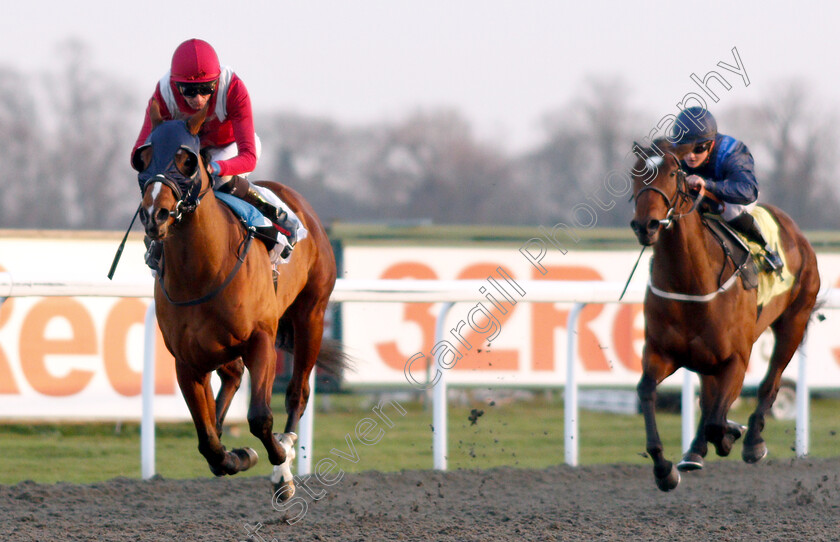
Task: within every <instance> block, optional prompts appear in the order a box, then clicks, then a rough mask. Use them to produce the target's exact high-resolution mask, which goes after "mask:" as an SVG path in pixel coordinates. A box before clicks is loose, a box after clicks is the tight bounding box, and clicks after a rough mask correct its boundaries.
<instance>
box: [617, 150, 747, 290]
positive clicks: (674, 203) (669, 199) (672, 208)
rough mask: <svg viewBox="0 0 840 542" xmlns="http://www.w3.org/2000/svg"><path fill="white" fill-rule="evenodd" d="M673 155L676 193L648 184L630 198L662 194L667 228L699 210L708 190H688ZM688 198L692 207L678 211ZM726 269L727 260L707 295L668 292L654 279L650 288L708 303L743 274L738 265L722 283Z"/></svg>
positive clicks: (637, 262) (663, 223)
mask: <svg viewBox="0 0 840 542" xmlns="http://www.w3.org/2000/svg"><path fill="white" fill-rule="evenodd" d="M669 154H670V153H669ZM671 156H672V157H673V158H674V159H675V160H676V164H677V169H676V171H674V172H672V174H674V175H676V176H677V189H676V192H674V195H673V196H669V195H668V194H666V193H665V191H664V190H662V189H661V188H659V187H656V186H651V185H647V186H645V187H643V188H642V189H641V190H639V191H638V192H636V193H635V194H634V195H633V196H632V197H631V198H630V199H631V200H632V199H634V198H635V199H636V202H637V203H638V198H639V196H640V195H641V194H643V193H644V192H646V191H648V190H649V191H651V192H654V193H656V194H659V195H660V196H662V198H663V199H664V200H665V202H666V203H667V205H668V212H667V213H666V215H665V218H664V219H662V220H659V221H658V222H659V224H660V225H661V226H665V229H668V228H670V227H671V226H673V225H674V223H675V222H677V221H678V220H679V219H681V218H682V217H684V216H686V215H689V214H691V213H693V212H694V211H695V210H697V207H698V206H699V205H700V202H701V201H702V200H703V198H704V197H705V195H706V192H705V190H703V189H701V190H700V192H699V193H698V194H697V195H693V194H691V193H690V192H689V191H688V190H686V175H685V171H684V170H683V169H682V168H681V167H680V165H679V164H680V161H679V160H678V159H677V158H676V156H674V155H673V154H671ZM686 200H691V202H692V203H691V207H690V208H689V209H688V211H685V212H682V213H677V207H678V206H679V205H680V204H681V203H682V202H685V201H686ZM703 223H704V225H705V226H706V227H708V225H707V224H705V222H703ZM715 239H717V237H715ZM718 241H719V242H720V240H718ZM721 246H722V247H723V249H724V254H725V255H726V257H727V258H729V259H730V260H731V255H730V254H729V253H728V251H727V250H726V247H725V246H724V245H723V243H722V242H721ZM645 248H646V247H642V252H641V253H640V254H639V258H638V259H637V260H636V265H635V266H633V272H631V273H630V278H632V277H633V273H634V272H635V271H636V266H638V265H639V260H641V257H642V253H644V249H645ZM732 263H733V264H734V263H735V262H734V261H733V262H732ZM725 269H726V262H725V260H724V266H723V267H722V268H721V274H720V277H719V279H718V283H719V284H720V286H719V287H718V289H717V290H715V291H713V292H711V293H708V294H705V295H694V294H682V293H675V292H667V291H664V290H660V289H659V288H656V287H655V286H654V285H653V282H652V279H648V289H649V290H650V292H651V293H653V294H654V295H656V296H658V297H662V298H665V299H670V300H673V301H683V302H699V303H706V302H709V301H711V300H712V299H714V298H715V297H717V296H718V294H721V293H723V292H725V291H727V290H728V289H729V288H731V287H732V286H733V285H734V284H735V281H736V279H737V278H738V276H739V275H740V274H741V268H740V267H737V266H736V269H735V271H734V272H733V273H732V275H731V276H730V277H729V279H728V280H727V281H726V282H723V283H722V284H721V282H722V280H723V273H724V270H725ZM629 284H630V279H628V280H627V285H629ZM627 285H625V287H624V291H625V292H626V291H627ZM621 296H622V297H624V292H622V294H621Z"/></svg>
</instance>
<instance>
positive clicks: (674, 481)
mask: <svg viewBox="0 0 840 542" xmlns="http://www.w3.org/2000/svg"><path fill="white" fill-rule="evenodd" d="M654 477H655V478H656V487H658V488H659V489H660V490H662V491H671V490H672V489H674V488H676V487H677V486H678V485H680V471H678V470H677V468H676V467H675V466H674V465H673V464H671V471H670V472H669V473H668V475H667V476H664V477H663V478H659V477H657V476H656V473H655V472H654Z"/></svg>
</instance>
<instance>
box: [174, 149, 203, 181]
mask: <svg viewBox="0 0 840 542" xmlns="http://www.w3.org/2000/svg"><path fill="white" fill-rule="evenodd" d="M175 164H176V166H177V167H178V171H180V172H181V174H183V175H184V176H186V177H192V176H193V174H194V173H195V171H196V169H198V160H197V159H196V157H195V155H194V154H192V153H188V152H186V151H184V150H179V151H178V152H177V154H176V155H175Z"/></svg>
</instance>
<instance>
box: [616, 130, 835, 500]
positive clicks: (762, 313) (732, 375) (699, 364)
mask: <svg viewBox="0 0 840 542" xmlns="http://www.w3.org/2000/svg"><path fill="white" fill-rule="evenodd" d="M654 143H655V146H654V147H653V148H648V149H642V152H643V153H644V154H645V157H644V158H646V159H643V158H642V157H641V156H640V157H639V159H638V160H637V162H636V165H635V167H634V168H633V171H632V174H633V182H634V186H633V198H634V199H635V215H634V218H633V220H632V222H631V223H630V225H631V227H632V229H633V231H634V232H635V234H636V237H637V238H638V240H639V243H641V244H642V245H644V246H653V263H652V265H651V271H650V286H651V287H649V288H648V291H647V293H646V295H645V301H644V315H645V346H644V351H643V354H642V378H641V380H640V382H639V385H638V388H637V390H638V394H639V400H640V402H641V409H642V413H643V414H644V419H645V432H646V435H647V452H648V454H649V455H650V457H651V458H652V459H653V465H654V466H653V473H654V477H655V478H656V484H657V486H658V487H659V489H661V490H662V491H669V490H671V489H674V488H675V487H677V485H678V484H679V481H680V475H679V472H678V468H676V467H675V466H674V465H673V463H671V462H670V461H668V460H666V459H665V455H664V452H663V448H662V441H661V440H660V438H659V433H658V431H657V428H656V417H655V412H654V411H655V399H656V387H657V386H658V385H659V383H660V382H662V380H664V379H665V378H666V377H667V376H669V375H671V374H673V373H674V372H675V371H676V370H677V369H679V368H680V367H684V368H686V369H688V370H690V371H694V372H695V373H698V374H699V376H700V409H701V415H700V423H699V427H698V429H697V434H696V436H695V438H694V440H693V441H692V443H691V447H690V449H689V450H688V452H686V454H685V456H684V458H683V460H682V461H681V462H680V464H679V465H678V467H679V470H694V469H699V468H702V467H703V458H704V457H705V455H706V452H707V447H708V445H707V443H709V442H711V443H712V444H713V445H714V446H715V451H716V452H717V454H718V455H719V456H726V455H728V454H729V452H730V451H731V449H732V445H733V443H734V442H735V441H736V440H737V439H738V438H739V437H741V436H742V434H743V432H744V430H745V429H746V435H744V441H743V450H742V457H743V459H744V461H746V462H747V463H755V462H758V461H760V460H761V459H762V458H763V457H764V456H765V455H766V454H767V446H766V444H765V442H764V439H763V438H762V436H761V432H762V430H763V429H764V420H765V416H766V414H767V411H768V410H769V409H770V407H771V405H772V404H773V401H774V400H775V398H776V393H777V392H778V390H779V384H780V381H781V377H782V371H784V369H785V367H787V365H788V363H789V362H790V359H791V357H792V356H793V354H794V352H795V351H796V349H797V348H798V346H799V344H800V342H801V341H802V338H803V336H804V334H805V329H806V327H807V325H808V322H809V320H810V317H811V312H812V310H813V308H814V305H815V303H816V298H817V293H818V291H819V287H820V277H819V274H818V272H817V259H816V255H815V254H814V250H813V248H812V247H811V245H810V244H809V243H808V241H807V240H806V239H805V237H804V236H803V234H802V232H801V231H800V230H799V228H798V227H797V226H796V224H795V223H794V222H793V220H791V218H790V217H789V216H788V215H786V214H785V213H784V212H782V211H781V210H779V209H777V208H775V207H773V206H770V205H764V207H765V208H766V209H767V210H768V211H769V212H770V213H771V214H772V216H773V217H774V218H775V220H776V222H777V223H778V224H779V226H780V235H781V242H780V246H781V248H782V250H783V252H784V255H785V258H786V266H787V270H788V271H789V272H790V273H791V274H792V275H793V277H794V282H793V286H792V287H791V288H790V289H788V290H787V291H785V292H784V293H782V294H779V295H777V296H776V297H773V298H772V299H771V300H770V301H769V302H767V303H766V304H765V305H764V306H763V307H761V309H759V307H758V306H757V293H756V290H755V289H750V290H745V289H744V288H743V285H742V283H741V281H740V280H737V277H734V279H735V280H732V281H730V280H728V279H729V278H732V277H733V274H734V273H735V266H734V265H733V263H732V262H731V258H727V256H726V254H725V253H724V249H723V248H722V247H721V244H720V243H719V242H718V241H717V240H716V239H715V238H714V237H713V234H712V233H711V232H710V231H709V229H708V228H707V227H705V226H704V220H705V219H704V218H703V216H702V215H701V213H700V212H698V211H697V204H698V203H699V202H700V200H701V199H702V198H703V194H702V193H701V194H700V195H698V196H697V197H696V198H695V197H693V196H692V195H691V194H689V193H688V192H687V190H686V184H685V172H683V171H682V170H681V169H680V160H679V156H678V155H677V154H674V153H675V151H677V150H678V149H674V148H671V147H669V146H668V145H667V142H665V141H661V140H660V141H658V142H654ZM654 290H655V291H654ZM768 326H769V327H770V329H772V331H773V334H774V337H775V347H774V349H773V354H772V356H771V358H770V363H769V367H768V369H767V374H766V375H765V377H764V379H763V380H762V382H761V384H760V386H759V388H758V404H757V406H756V409H755V412H754V413H753V414H752V415H751V416H750V419H749V426H748V427H747V428H744V427H743V426H741V425H740V424H737V423H734V422H731V421H728V420H727V413H728V411H729V408H730V406H731V405H732V403H733V402H734V401H735V399H736V398H738V396H739V395H740V393H741V387H742V385H743V383H744V373H745V372H746V369H747V363H749V360H750V352H751V351H752V347H753V343H755V341H756V340H757V339H758V337H759V335H761V333H762V332H763V331H764V330H765V329H767V327H768Z"/></svg>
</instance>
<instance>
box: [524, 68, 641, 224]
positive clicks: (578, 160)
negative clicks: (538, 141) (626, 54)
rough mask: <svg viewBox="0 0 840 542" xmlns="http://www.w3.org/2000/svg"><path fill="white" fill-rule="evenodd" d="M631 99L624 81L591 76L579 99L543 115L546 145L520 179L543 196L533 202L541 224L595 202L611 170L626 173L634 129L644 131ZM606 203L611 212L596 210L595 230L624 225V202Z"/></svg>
mask: <svg viewBox="0 0 840 542" xmlns="http://www.w3.org/2000/svg"><path fill="white" fill-rule="evenodd" d="M629 95H630V92H629V90H628V87H627V85H626V84H625V83H624V82H623V80H621V79H617V78H603V77H591V78H589V79H587V80H586V81H585V82H584V85H583V87H582V90H581V93H580V95H579V96H578V97H577V98H576V99H574V100H572V102H571V103H570V104H568V105H567V106H566V107H563V108H561V109H559V110H558V111H555V112H553V113H549V114H547V115H546V116H545V118H544V126H545V130H546V134H547V139H546V142H545V144H544V145H542V146H541V147H540V148H538V149H536V150H535V151H533V152H532V153H530V154H528V155H526V156H524V157H523V158H522V159H521V160H520V161H519V164H518V166H517V171H518V173H517V175H518V177H519V178H524V179H530V182H531V183H532V184H533V186H534V191H535V193H537V194H539V195H540V197H539V198H538V199H535V200H534V206H535V210H536V217H537V218H539V220H540V221H542V222H548V221H554V222H557V221H559V220H568V219H570V214H569V213H570V212H571V210H572V209H573V208H574V207H575V205H577V204H579V203H586V202H587V201H591V200H590V197H591V196H593V194H595V193H597V192H599V191H602V190H603V188H602V187H603V183H604V180H605V178H606V177H607V175H608V174H609V173H610V172H611V171H613V170H623V169H624V163H623V158H624V156H625V155H626V154H627V152H628V151H629V150H630V145H631V142H632V141H633V134H634V132H633V130H632V127H633V126H641V122H640V120H639V119H641V115H640V114H639V113H638V112H636V111H634V110H633V109H632V108H631V107H630V106H629ZM599 197H602V198H603V196H599ZM607 199H608V198H607ZM604 203H606V204H610V205H611V206H610V208H609V212H604V211H605V210H604V209H596V210H598V211H599V212H598V215H597V225H598V226H622V227H623V226H625V225H626V223H627V220H628V219H627V216H626V215H627V213H626V212H625V211H627V208H626V207H627V206H626V202H623V201H621V202H618V201H605V202H604ZM552 223H553V222H552Z"/></svg>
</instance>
